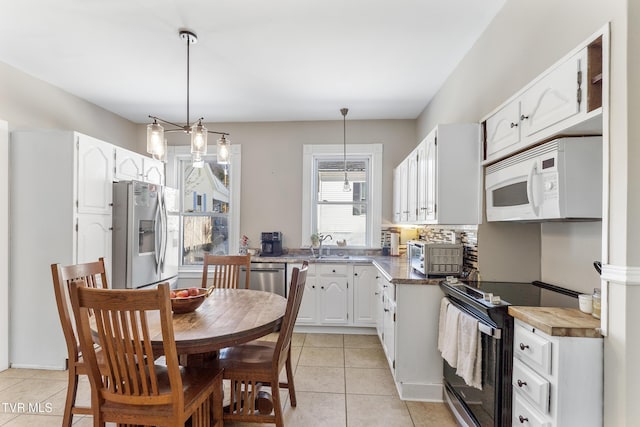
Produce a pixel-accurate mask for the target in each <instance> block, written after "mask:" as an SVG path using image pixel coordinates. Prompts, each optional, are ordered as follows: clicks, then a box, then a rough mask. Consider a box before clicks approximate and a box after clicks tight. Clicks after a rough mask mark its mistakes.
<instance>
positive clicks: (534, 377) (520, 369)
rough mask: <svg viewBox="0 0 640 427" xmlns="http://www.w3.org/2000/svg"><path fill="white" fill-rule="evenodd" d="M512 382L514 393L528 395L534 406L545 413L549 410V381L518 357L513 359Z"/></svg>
mask: <svg viewBox="0 0 640 427" xmlns="http://www.w3.org/2000/svg"><path fill="white" fill-rule="evenodd" d="M512 384H513V390H514V395H515V394H522V395H523V396H527V397H528V398H529V401H530V402H531V403H533V404H534V407H536V408H537V409H539V410H540V411H541V412H543V413H545V414H546V413H548V412H549V381H547V380H545V379H544V378H542V377H541V376H540V375H538V374H536V373H535V372H534V371H533V370H532V369H530V368H528V367H527V365H525V364H524V363H522V362H521V361H519V360H518V359H515V360H514V361H513V379H512Z"/></svg>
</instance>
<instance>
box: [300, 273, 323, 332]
mask: <svg viewBox="0 0 640 427" xmlns="http://www.w3.org/2000/svg"><path fill="white" fill-rule="evenodd" d="M317 321H318V292H317V289H316V278H315V277H314V276H307V281H306V283H305V285H304V294H303V295H302V302H301V303H300V309H299V310H298V317H297V319H296V324H306V325H309V324H314V323H317Z"/></svg>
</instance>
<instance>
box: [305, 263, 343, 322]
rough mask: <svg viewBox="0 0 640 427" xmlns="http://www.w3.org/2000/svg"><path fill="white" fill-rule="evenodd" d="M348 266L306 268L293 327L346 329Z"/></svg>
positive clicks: (314, 265)
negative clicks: (307, 269)
mask: <svg viewBox="0 0 640 427" xmlns="http://www.w3.org/2000/svg"><path fill="white" fill-rule="evenodd" d="M352 271H353V267H352V266H351V265H349V264H346V263H344V264H323V263H317V264H310V265H309V271H308V272H307V283H306V286H305V290H304V295H303V296H302V303H301V305H300V311H299V312H298V318H297V321H296V324H297V325H346V324H348V322H349V310H348V307H349V300H350V299H349V273H350V272H352Z"/></svg>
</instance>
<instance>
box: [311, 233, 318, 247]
mask: <svg viewBox="0 0 640 427" xmlns="http://www.w3.org/2000/svg"><path fill="white" fill-rule="evenodd" d="M311 246H313V247H314V248H317V247H318V246H320V236H318V233H313V234H312V235H311Z"/></svg>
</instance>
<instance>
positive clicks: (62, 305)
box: [51, 258, 108, 427]
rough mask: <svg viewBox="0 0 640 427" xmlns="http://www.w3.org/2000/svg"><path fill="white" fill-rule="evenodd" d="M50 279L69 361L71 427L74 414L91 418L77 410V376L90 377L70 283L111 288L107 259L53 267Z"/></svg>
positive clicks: (66, 426) (66, 418)
mask: <svg viewBox="0 0 640 427" xmlns="http://www.w3.org/2000/svg"><path fill="white" fill-rule="evenodd" d="M51 275H52V276H53V289H54V293H55V297H56V303H57V305H58V314H59V315H60V323H61V325H62V332H63V333H64V339H65V341H66V344H67V353H68V358H69V360H68V365H69V380H68V384H67V397H66V402H65V406H64V413H63V417H62V426H63V427H70V426H71V424H72V423H73V415H74V414H83V415H88V414H91V407H83V406H76V397H77V394H78V376H79V375H87V368H86V365H85V361H84V358H83V357H82V352H81V351H80V342H79V341H78V337H77V335H76V322H75V319H74V317H73V312H72V310H71V308H70V305H69V286H70V284H71V282H73V281H76V280H78V281H81V282H82V283H84V285H85V286H87V287H90V288H108V282H107V274H106V272H105V268H104V258H100V259H98V261H96V262H89V263H85V264H75V265H67V266H62V265H60V264H51ZM97 354H98V360H99V363H100V365H103V360H102V352H101V351H98V352H97Z"/></svg>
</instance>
